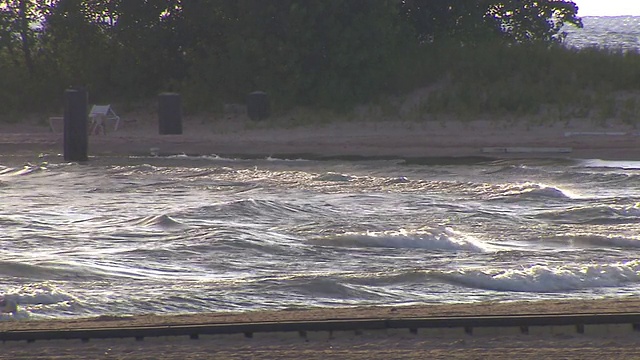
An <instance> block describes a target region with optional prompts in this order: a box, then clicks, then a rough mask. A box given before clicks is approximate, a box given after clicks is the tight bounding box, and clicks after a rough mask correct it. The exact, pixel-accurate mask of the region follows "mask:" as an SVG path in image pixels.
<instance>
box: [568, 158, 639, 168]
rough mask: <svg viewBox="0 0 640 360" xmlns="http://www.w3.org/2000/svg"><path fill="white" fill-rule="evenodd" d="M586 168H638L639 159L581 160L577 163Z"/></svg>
mask: <svg viewBox="0 0 640 360" xmlns="http://www.w3.org/2000/svg"><path fill="white" fill-rule="evenodd" d="M579 165H580V166H583V167H586V168H614V169H623V170H640V161H631V160H623V161H622V160H600V159H589V160H583V161H581V162H580V164H579Z"/></svg>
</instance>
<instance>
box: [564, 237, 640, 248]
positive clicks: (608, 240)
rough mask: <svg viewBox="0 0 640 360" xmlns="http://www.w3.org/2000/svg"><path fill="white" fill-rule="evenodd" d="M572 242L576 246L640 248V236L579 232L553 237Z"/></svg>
mask: <svg viewBox="0 0 640 360" xmlns="http://www.w3.org/2000/svg"><path fill="white" fill-rule="evenodd" d="M552 240H553V241H560V242H566V243H569V244H572V245H574V246H583V247H597V248H605V249H608V248H629V249H639V248H640V238H633V237H622V236H610V235H609V236H603V235H595V234H578V235H565V236H558V237H555V238H553V239H552Z"/></svg>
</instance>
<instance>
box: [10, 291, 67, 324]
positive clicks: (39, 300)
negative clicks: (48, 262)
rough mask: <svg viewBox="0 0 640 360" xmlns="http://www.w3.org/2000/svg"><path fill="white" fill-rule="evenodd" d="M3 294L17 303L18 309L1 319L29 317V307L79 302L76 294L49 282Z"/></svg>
mask: <svg viewBox="0 0 640 360" xmlns="http://www.w3.org/2000/svg"><path fill="white" fill-rule="evenodd" d="M3 296H4V298H5V299H6V300H8V301H11V302H13V303H15V304H16V305H17V308H18V311H17V312H15V313H3V314H1V315H0V321H2V320H15V319H26V318H29V317H30V315H31V313H30V312H29V308H33V307H42V306H48V305H56V304H63V303H67V304H68V303H73V302H78V299H76V298H75V297H74V296H72V295H70V294H67V293H65V292H64V291H62V290H60V289H58V288H57V287H56V286H54V285H51V284H47V283H42V284H27V285H23V286H22V287H19V288H15V289H8V291H7V292H6V293H4V294H3Z"/></svg>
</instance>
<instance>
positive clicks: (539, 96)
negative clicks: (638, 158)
mask: <svg viewBox="0 0 640 360" xmlns="http://www.w3.org/2000/svg"><path fill="white" fill-rule="evenodd" d="M576 11H577V9H576V7H575V4H574V3H573V2H572V1H564V0H524V1H522V0H509V1H501V2H498V1H496V0H404V1H400V2H398V1H395V0H379V1H368V0H348V1H347V0H279V1H263V0H202V1H185V0H145V1H127V0H111V1H106V0H105V1H83V0H47V1H35V0H0V72H1V73H2V74H3V76H2V77H0V96H2V98H3V99H4V100H5V101H4V104H6V105H5V110H6V111H33V110H48V109H51V108H55V109H58V108H59V107H60V98H61V94H62V91H63V90H64V89H65V88H67V87H69V86H85V87H86V88H87V89H88V90H89V93H90V97H91V101H93V102H102V101H104V102H110V103H113V102H126V103H129V104H130V103H133V102H135V101H144V100H148V99H152V98H154V97H155V95H156V94H158V93H160V92H163V91H177V92H180V93H181V94H182V95H183V99H184V104H185V109H186V110H187V111H189V112H198V111H216V112H217V111H221V110H222V107H223V104H224V103H241V102H244V100H245V97H246V94H247V93H249V92H251V91H254V90H264V91H266V92H268V93H269V94H270V97H271V101H272V108H273V110H274V111H275V112H278V111H280V110H287V109H291V108H294V107H300V106H302V107H305V108H308V109H316V110H318V109H325V110H329V111H345V110H349V109H351V108H353V107H354V106H355V105H357V104H360V103H366V102H376V103H378V104H383V105H385V104H386V103H385V102H384V100H381V99H384V98H385V97H386V96H388V95H398V94H403V93H406V92H409V91H411V90H414V89H416V88H420V87H425V86H430V87H435V88H437V90H436V91H433V92H431V95H430V96H428V97H427V98H425V99H423V100H422V101H421V103H420V105H419V106H418V107H417V111H418V112H419V113H420V114H429V115H432V118H433V117H437V116H439V115H440V114H453V115H456V116H458V117H469V118H470V117H474V116H479V115H481V114H494V115H496V114H497V115H504V114H516V115H531V114H539V113H540V112H541V109H554V110H553V111H552V112H553V113H554V114H558V115H557V116H558V117H570V116H587V115H586V114H600V116H605V115H606V116H609V115H610V114H611V111H612V110H611V109H609V108H607V107H608V106H611V105H610V104H614V105H615V106H618V105H621V106H622V108H623V110H620V111H619V112H616V113H615V114H614V115H615V116H618V115H619V116H621V117H623V118H625V119H628V120H627V121H629V122H631V121H633V118H634V117H635V114H636V113H637V112H638V106H637V105H636V103H635V102H633V103H632V102H630V101H629V102H624V103H620V102H619V101H616V100H615V96H613V95H611V94H612V93H614V92H616V91H627V92H629V91H636V90H640V89H638V87H639V86H640V65H639V64H640V61H639V60H640V57H639V55H638V54H635V53H630V52H629V53H622V52H607V51H603V50H596V49H587V50H582V51H577V50H569V49H565V48H563V47H561V46H558V45H557V44H556V42H557V40H559V39H561V38H562V33H561V26H562V25H563V24H565V23H569V24H575V25H577V26H581V22H580V19H579V18H578V17H577V16H576ZM25 24H27V25H30V26H26V27H25ZM34 25H37V26H34ZM596 94H599V95H596ZM609 98H611V99H612V100H611V101H609V100H606V99H609ZM34 104H35V105H34ZM383 108H384V109H387V110H384V111H383V112H384V113H385V115H389V113H390V112H392V111H391V110H388V109H395V108H397V107H394V106H387V105H385V106H383ZM420 114H418V115H420ZM415 118H422V117H421V116H416V117H415Z"/></svg>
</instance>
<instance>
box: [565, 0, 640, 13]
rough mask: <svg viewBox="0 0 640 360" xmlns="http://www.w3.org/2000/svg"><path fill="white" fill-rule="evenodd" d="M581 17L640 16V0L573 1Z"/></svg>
mask: <svg viewBox="0 0 640 360" xmlns="http://www.w3.org/2000/svg"><path fill="white" fill-rule="evenodd" d="M573 1H574V2H575V3H576V4H577V5H578V8H579V9H578V15H579V16H616V15H636V16H640V0H573Z"/></svg>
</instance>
